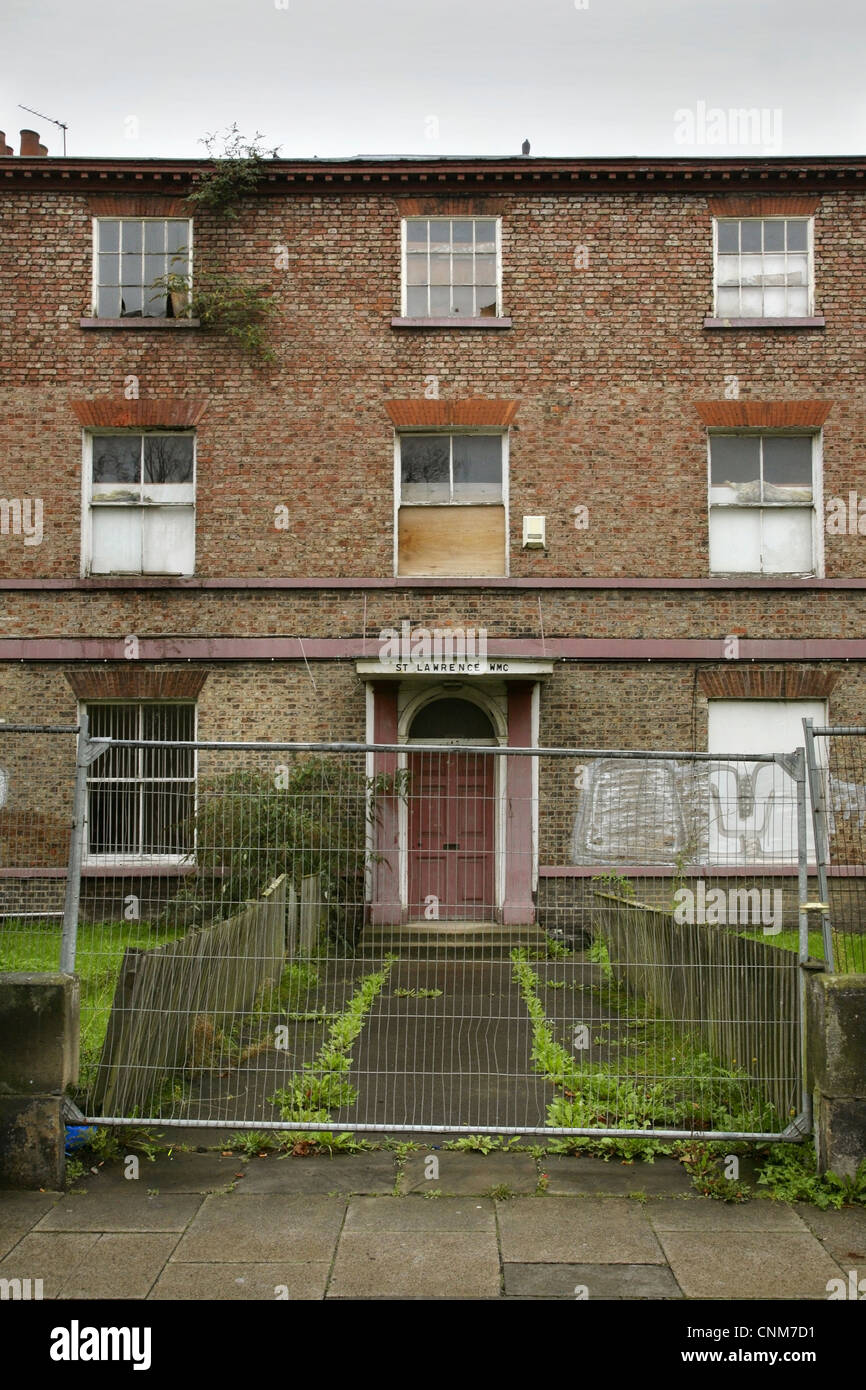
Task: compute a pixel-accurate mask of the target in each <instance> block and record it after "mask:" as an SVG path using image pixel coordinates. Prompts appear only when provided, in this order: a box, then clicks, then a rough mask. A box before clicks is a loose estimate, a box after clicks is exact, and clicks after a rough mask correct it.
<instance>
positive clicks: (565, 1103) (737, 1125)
mask: <svg viewBox="0 0 866 1390" xmlns="http://www.w3.org/2000/svg"><path fill="white" fill-rule="evenodd" d="M511 960H512V963H513V966H514V978H515V980H516V982H517V984H518V985H519V987H520V991H521V995H522V997H523V1001H524V1003H525V1005H526V1008H527V1011H528V1013H529V1016H530V1018H531V1020H532V1054H531V1055H532V1062H533V1066H534V1067H535V1070H536V1071H538V1072H540V1073H541V1074H542V1075H543V1076H544V1077H545V1078H546V1080H547V1081H549V1082H550V1083H551V1084H552V1085H553V1086H555V1087H556V1089H557V1092H558V1094H557V1095H556V1097H555V1098H554V1099H553V1100H552V1101H551V1102H550V1104H549V1105H548V1110H547V1123H548V1125H550V1126H551V1127H554V1126H555V1127H557V1128H563V1129H593V1128H601V1127H604V1128H606V1129H694V1130H701V1129H725V1130H728V1129H742V1130H767V1129H771V1130H772V1129H778V1128H779V1127H780V1126H779V1125H778V1122H777V1118H776V1116H775V1113H774V1111H773V1109H772V1107H771V1106H770V1105H769V1104H768V1103H767V1102H763V1101H761V1100H759V1099H756V1097H755V1096H754V1093H753V1087H754V1083H753V1081H752V1078H751V1077H750V1076H749V1075H748V1074H747V1073H746V1072H744V1071H741V1070H732V1069H728V1068H724V1067H722V1066H720V1065H719V1064H718V1063H717V1062H716V1061H715V1059H714V1058H713V1057H711V1056H710V1054H709V1053H707V1052H706V1051H705V1050H704V1049H703V1048H702V1047H701V1046H700V1044H699V1043H698V1042H696V1041H695V1040H694V1039H691V1038H689V1037H687V1036H684V1035H682V1034H678V1033H676V1032H675V1031H674V1029H673V1028H671V1027H670V1026H669V1025H667V1024H662V1023H658V1022H655V1021H654V1020H651V1019H649V1018H647V1017H646V1013H645V1008H644V1006H642V1005H641V1004H640V1003H639V1002H638V1001H636V1000H634V999H631V998H629V997H628V996H627V995H625V994H624V993H623V992H621V991H619V990H617V989H616V988H615V986H613V985H612V984H610V983H605V984H604V985H602V986H596V987H595V989H596V993H597V994H598V995H599V998H600V1002H601V1003H602V1004H603V1006H604V1007H605V1008H607V1009H609V1010H610V1011H611V1012H615V1013H617V1014H619V1015H620V1017H621V1018H622V1019H623V1020H624V1021H625V1022H626V1023H629V1024H633V1025H634V1027H633V1028H632V1029H630V1030H629V1033H628V1035H627V1037H626V1039H625V1040H623V1041H622V1042H621V1044H620V1049H621V1050H620V1053H619V1059H620V1066H619V1067H618V1068H617V1069H616V1070H614V1069H613V1068H612V1067H611V1065H610V1064H609V1063H599V1062H590V1061H578V1060H577V1059H576V1058H575V1057H574V1055H573V1054H572V1053H571V1052H570V1051H569V1050H568V1049H567V1048H566V1047H564V1046H563V1045H562V1044H561V1043H559V1042H558V1041H557V1040H556V1037H555V1036H554V1031H553V1026H552V1024H551V1021H550V1020H549V1019H548V1018H547V1016H546V1014H545V1011H544V1005H543V1004H542V1002H541V999H540V997H539V992H540V989H541V987H542V981H541V980H540V978H539V976H538V974H537V973H536V971H534V970H533V969H532V967H531V965H530V964H529V960H528V958H527V953H526V952H525V951H521V950H515V951H512V953H511ZM685 1079H687V1082H688V1085H687V1089H688V1090H689V1092H690V1095H689V1096H686V1095H685V1094H684V1090H685V1089H686V1087H685V1085H684V1081H685ZM549 1148H550V1149H551V1150H552V1151H553V1152H560V1153H562V1152H566V1153H574V1152H577V1151H584V1152H587V1151H588V1152H592V1153H597V1154H599V1155H600V1156H602V1157H606V1158H609V1157H613V1156H614V1155H617V1156H619V1157H622V1158H626V1159H633V1158H637V1157H641V1158H644V1159H648V1160H649V1161H652V1159H653V1158H654V1156H655V1155H656V1154H657V1153H670V1152H671V1151H672V1146H671V1144H670V1143H665V1142H664V1141H659V1140H656V1139H652V1138H647V1139H640V1138H634V1137H625V1136H624V1137H623V1138H622V1139H617V1138H614V1137H608V1136H604V1137H599V1138H598V1139H596V1138H594V1137H587V1138H582V1137H579V1136H575V1137H573V1138H572V1137H564V1138H563V1139H559V1140H553V1141H552V1142H551V1144H550V1145H549Z"/></svg>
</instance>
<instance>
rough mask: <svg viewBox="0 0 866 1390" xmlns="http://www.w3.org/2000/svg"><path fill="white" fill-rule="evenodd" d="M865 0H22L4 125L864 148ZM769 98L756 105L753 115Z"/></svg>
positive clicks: (2, 79)
mask: <svg viewBox="0 0 866 1390" xmlns="http://www.w3.org/2000/svg"><path fill="white" fill-rule="evenodd" d="M864 40H866V7H864V5H863V0H820V3H816V0H764V2H763V3H762V0H724V3H723V2H722V0H418V2H417V3H414V4H413V3H412V0H368V2H367V3H364V2H363V0H148V3H147V4H130V3H129V0H126V3H119V0H4V7H3V11H2V15H0V128H2V129H4V130H5V131H6V135H7V139H8V140H9V143H10V144H12V145H14V147H15V149H16V152H17V149H18V131H19V130H20V128H21V127H22V126H27V127H30V128H32V129H36V130H38V131H39V132H40V135H41V138H42V140H43V143H44V144H46V145H47V146H48V152H49V154H51V155H59V154H62V153H63V143H62V132H61V131H60V130H59V129H58V128H57V127H56V126H53V125H51V124H50V122H49V121H48V120H46V119H42V118H40V117H36V116H32V115H30V114H29V113H28V112H26V111H22V110H20V109H19V104H21V105H24V106H28V107H32V108H35V109H36V110H37V111H39V112H40V113H42V114H43V116H48V117H53V118H55V119H56V120H59V121H63V122H65V123H66V124H67V125H68V128H69V129H68V135H67V148H68V153H69V154H70V155H80V156H99V155H102V156H120V157H126V158H135V157H140V158H158V157H160V156H163V157H176V158H201V157H204V155H205V153H206V150H205V147H204V145H203V144H201V143H200V142H201V141H202V139H203V138H204V137H205V136H206V135H207V134H209V133H217V135H218V141H217V148H219V147H220V133H221V132H224V131H225V130H227V129H228V128H229V127H230V126H232V125H236V126H237V127H238V129H239V130H240V131H241V132H242V133H243V134H244V135H245V136H246V137H247V138H249V139H252V138H253V137H254V136H255V134H256V133H260V134H261V135H262V137H263V141H262V143H263V144H264V145H265V146H267V147H274V146H279V152H280V154H281V156H283V157H284V158H307V157H310V156H314V155H317V156H319V157H320V158H328V157H337V156H339V157H349V156H352V155H358V154H379V155H386V154H414V155H422V156H437V155H459V154H463V155H517V154H519V153H520V148H521V144H522V142H523V140H524V139H526V138H528V139H529V140H530V142H531V151H532V154H533V155H541V156H545V155H547V156H563V155H570V156H575V157H580V156H585V157H591V156H601V157H603V156H617V155H625V156H627V155H635V156H649V155H656V156H664V155H671V156H676V155H686V156H688V155H692V156H713V155H733V156H739V155H767V154H773V155H783V156H784V155H788V156H797V155H820V154H824V155H846V154H849V155H850V154H858V153H860V154H862V153H863V152H864V149H866V80H864V68H863V57H864V50H866V43H864ZM741 111H742V112H746V111H753V112H755V113H756V114H755V116H750V117H748V118H747V119H746V118H743V117H741V116H740V115H739V113H740V112H741Z"/></svg>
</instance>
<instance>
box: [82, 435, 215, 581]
mask: <svg viewBox="0 0 866 1390" xmlns="http://www.w3.org/2000/svg"><path fill="white" fill-rule="evenodd" d="M176 434H183V435H189V436H191V437H192V441H193V445H192V481H191V482H190V483H181V484H162V485H160V484H156V483H153V484H151V483H141V484H139V486H140V487H141V489H142V494H143V493H144V490H145V489H146V488H149V487H151V488H154V489H156V488H158V487H160V486H162V487H165V486H178V487H184V488H189V489H190V492H191V497H192V500H191V501H190V500H188V499H183V500H180V501H178V502H176V503H175V502H171V501H168V500H166V499H164V498H163V499H160V500H159V502H158V505H159V506H162V507H170V506H178V507H184V508H186V509H188V510H190V511H191V512H192V557H193V558H192V568H191V569H190V570H189V571H183V572H182V573H183V575H184V577H186V576H188V575H193V574H195V566H196V529H197V525H198V511H197V505H198V504H197V500H196V496H197V491H198V440H197V434H196V431H195V430H194V429H178V430H172V429H111V428H110V427H108V426H106V427H105V428H104V429H100V428H92V429H87V430H84V431H83V433H82V456H81V577H82V579H87V578H89V577H90V576H91V574H93V570H92V563H93V553H92V552H93V518H92V507H93V505H94V503H93V491H92V490H93V440H94V439H95V438H97V437H99V438H105V437H107V436H109V437H110V436H114V435H132V436H137V437H139V438H143V437H145V436H153V435H176ZM119 486H122V485H119ZM96 505H97V506H99V505H102V506H108V505H111V506H117V507H135V508H137V509H138V510H142V509H143V508H144V507H145V506H146V505H147V503H146V502H145V501H140V502H135V501H128V502H120V501H118V502H115V503H110V504H109V503H102V504H100V503H99V502H97V503H96ZM97 573H98V574H99V575H102V574H104V573H105V571H103V570H99V571H98V572H97ZM111 573H123V574H131V575H147V574H153V575H156V574H157V573H159V574H166V575H179V574H180V573H181V572H180V571H178V570H160V571H156V570H147V571H145V570H143V569H137V570H123V571H111Z"/></svg>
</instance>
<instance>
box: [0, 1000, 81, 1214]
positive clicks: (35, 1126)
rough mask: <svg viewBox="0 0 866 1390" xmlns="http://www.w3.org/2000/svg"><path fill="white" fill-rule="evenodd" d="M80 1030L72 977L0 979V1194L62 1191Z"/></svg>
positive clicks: (76, 1075)
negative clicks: (69, 1090)
mask: <svg viewBox="0 0 866 1390" xmlns="http://www.w3.org/2000/svg"><path fill="white" fill-rule="evenodd" d="M78 1024H79V993H78V980H77V978H76V977H75V976H74V975H61V974H59V973H58V974H54V973H51V974H43V973H38V974H37V973H24V972H21V973H10V974H0V1187H24V1188H40V1187H44V1188H51V1189H58V1188H62V1186H63V1177H64V1170H65V1156H64V1150H65V1139H66V1129H65V1124H64V1119H63V1112H62V1106H63V1093H64V1091H65V1090H66V1087H67V1086H68V1085H71V1084H72V1083H74V1082H75V1081H76V1080H77V1079H78Z"/></svg>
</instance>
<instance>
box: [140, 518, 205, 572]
mask: <svg viewBox="0 0 866 1390" xmlns="http://www.w3.org/2000/svg"><path fill="white" fill-rule="evenodd" d="M194 571H195V512H194V511H193V509H192V507H153V508H152V509H147V510H145V511H144V512H143V536H142V566H141V572H142V574H193V573H194Z"/></svg>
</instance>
